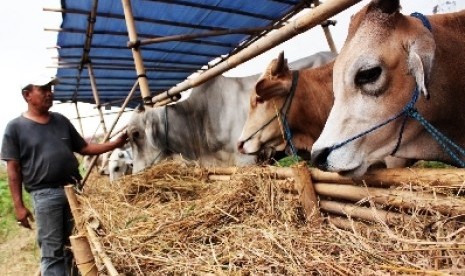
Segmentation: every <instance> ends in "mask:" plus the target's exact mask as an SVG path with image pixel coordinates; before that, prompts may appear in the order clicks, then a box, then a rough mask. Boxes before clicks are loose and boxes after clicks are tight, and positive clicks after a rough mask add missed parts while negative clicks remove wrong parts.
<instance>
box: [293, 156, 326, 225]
mask: <svg viewBox="0 0 465 276" xmlns="http://www.w3.org/2000/svg"><path fill="white" fill-rule="evenodd" d="M293 170H294V179H295V189H297V191H298V193H299V201H300V202H301V204H302V206H303V208H304V210H305V217H306V218H307V221H312V222H315V221H318V220H319V218H320V210H319V209H318V198H317V196H316V192H315V189H314V188H313V182H312V177H311V175H310V171H309V170H308V168H307V165H306V164H305V162H301V163H299V164H298V165H297V166H296V167H294V168H293Z"/></svg>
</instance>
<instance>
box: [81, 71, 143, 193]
mask: <svg viewBox="0 0 465 276" xmlns="http://www.w3.org/2000/svg"><path fill="white" fill-rule="evenodd" d="M138 85H139V80H136V82H135V83H134V85H133V86H132V88H131V91H129V94H128V96H127V97H126V99H125V100H124V103H123V105H122V106H121V109H120V110H119V112H118V115H117V116H116V118H115V120H114V121H113V123H112V125H111V127H110V130H109V131H108V132H107V133H106V134H105V136H104V137H103V141H104V142H106V141H108V140H109V138H110V135H111V134H112V132H113V129H115V127H116V124H117V123H118V120H119V118H120V117H121V115H122V114H123V112H124V110H125V109H126V106H127V105H128V103H129V101H130V100H131V98H132V96H133V95H134V93H135V92H136V89H137V86H138ZM97 158H98V155H95V156H93V157H92V160H91V161H90V164H89V169H88V170H87V171H86V174H85V175H84V177H83V178H82V181H81V187H78V189H82V188H83V187H84V185H85V183H86V181H87V179H88V178H89V175H90V173H91V171H92V169H93V168H94V166H95V164H96V163H97Z"/></svg>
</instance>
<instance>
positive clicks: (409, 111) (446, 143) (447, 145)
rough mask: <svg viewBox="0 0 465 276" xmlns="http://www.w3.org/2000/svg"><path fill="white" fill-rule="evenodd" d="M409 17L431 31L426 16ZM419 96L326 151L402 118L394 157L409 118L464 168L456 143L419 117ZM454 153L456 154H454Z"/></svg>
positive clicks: (416, 14)
mask: <svg viewBox="0 0 465 276" xmlns="http://www.w3.org/2000/svg"><path fill="white" fill-rule="evenodd" d="M411 16H413V17H415V18H418V19H419V20H421V22H422V23H423V25H424V26H425V27H426V28H427V29H428V30H430V31H432V27H431V24H430V22H429V21H428V18H426V16H424V15H423V14H421V13H418V12H415V13H412V14H411ZM419 95H420V91H419V90H418V87H416V88H415V90H414V91H413V95H412V98H411V99H410V101H409V102H408V103H407V105H406V106H405V107H404V108H403V109H402V110H401V111H400V112H399V113H397V114H395V115H394V116H392V117H390V118H389V119H387V120H386V121H384V122H382V123H380V124H378V125H375V126H374V127H371V128H370V129H368V130H365V131H363V132H361V133H359V134H358V135H355V136H353V137H351V138H349V139H347V140H345V141H343V142H341V143H338V144H335V145H333V146H332V147H330V148H329V149H328V152H332V151H333V150H336V149H338V148H340V147H343V146H344V145H346V144H348V143H350V142H352V141H354V140H357V139H359V138H360V137H363V136H365V135H367V134H368V133H370V132H373V131H375V130H377V129H379V128H381V127H383V126H385V125H387V124H389V123H390V122H392V121H394V120H396V119H397V118H399V117H401V116H404V120H403V122H402V126H401V128H400V132H399V138H398V139H397V143H396V146H395V147H394V149H393V151H392V152H391V155H394V154H395V153H396V152H397V150H398V149H399V147H400V143H401V141H402V136H403V133H404V129H405V124H406V122H407V119H408V118H409V117H410V118H412V119H416V120H417V121H418V122H419V123H420V124H422V125H423V127H424V128H425V129H426V130H427V131H428V132H429V133H430V134H431V135H432V136H433V138H434V139H435V140H436V141H437V142H438V143H439V144H440V145H441V147H442V148H443V149H444V151H445V152H446V153H447V154H449V156H450V157H451V158H452V159H453V160H454V161H455V162H456V163H457V164H459V166H460V167H462V168H463V167H465V162H464V161H463V160H462V159H461V158H460V157H459V155H458V154H457V153H456V152H458V153H460V154H461V155H462V156H465V150H464V149H463V148H462V147H460V146H459V145H457V144H456V143H454V142H453V141H452V140H450V139H449V138H448V137H447V136H445V135H444V134H443V133H441V132H440V131H439V130H438V129H437V128H435V127H434V126H433V125H432V124H431V123H429V122H428V121H427V120H426V119H425V118H424V117H423V116H421V114H420V113H419V112H418V110H417V109H416V108H415V104H416V102H417V100H418V98H419ZM454 151H456V152H454Z"/></svg>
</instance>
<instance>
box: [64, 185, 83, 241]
mask: <svg viewBox="0 0 465 276" xmlns="http://www.w3.org/2000/svg"><path fill="white" fill-rule="evenodd" d="M64 189H65V194H66V197H67V198H68V203H69V207H70V209H71V214H72V215H73V218H74V225H75V227H76V229H77V230H78V233H82V231H83V229H81V227H80V222H81V204H80V203H79V201H78V199H77V197H76V194H75V192H74V188H73V185H66V186H65V187H64Z"/></svg>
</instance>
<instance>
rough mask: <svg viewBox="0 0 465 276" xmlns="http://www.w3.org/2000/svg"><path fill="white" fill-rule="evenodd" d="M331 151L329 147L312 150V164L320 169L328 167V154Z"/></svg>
mask: <svg viewBox="0 0 465 276" xmlns="http://www.w3.org/2000/svg"><path fill="white" fill-rule="evenodd" d="M330 153H331V148H323V149H319V150H316V151H314V152H312V164H313V165H314V166H316V167H318V168H319V169H320V170H324V171H325V170H327V169H328V156H329V154H330Z"/></svg>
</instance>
